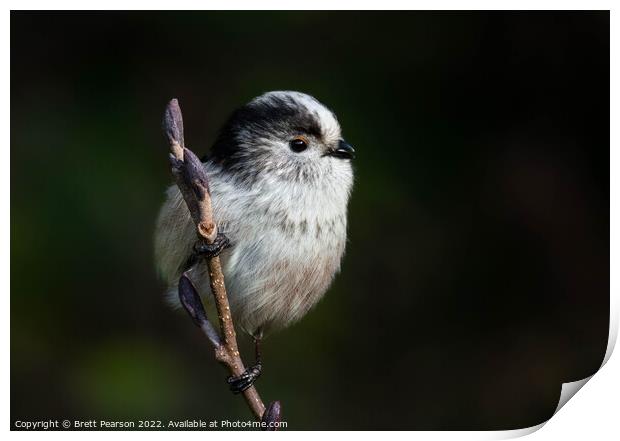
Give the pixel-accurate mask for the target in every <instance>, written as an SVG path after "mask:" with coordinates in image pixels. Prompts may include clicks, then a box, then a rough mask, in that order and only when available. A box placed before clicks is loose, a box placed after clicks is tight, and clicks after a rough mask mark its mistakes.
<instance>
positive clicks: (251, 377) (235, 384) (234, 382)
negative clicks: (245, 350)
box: [226, 362, 263, 395]
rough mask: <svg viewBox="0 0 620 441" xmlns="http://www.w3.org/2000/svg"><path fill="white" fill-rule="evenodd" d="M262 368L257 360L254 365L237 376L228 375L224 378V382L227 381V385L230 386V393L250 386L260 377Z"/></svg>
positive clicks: (241, 390)
mask: <svg viewBox="0 0 620 441" xmlns="http://www.w3.org/2000/svg"><path fill="white" fill-rule="evenodd" d="M262 368H263V367H262V365H261V364H260V362H259V363H256V364H255V365H254V366H252V367H249V368H247V369H246V370H245V372H244V373H242V374H241V375H239V376H238V377H233V376H230V377H228V378H227V379H226V382H227V383H228V386H229V387H230V390H231V391H232V393H233V394H235V395H236V394H239V393H241V392H243V391H244V390H246V389H248V388H249V387H250V386H252V385H253V384H254V382H255V381H256V379H257V378H258V377H260V374H261V371H262Z"/></svg>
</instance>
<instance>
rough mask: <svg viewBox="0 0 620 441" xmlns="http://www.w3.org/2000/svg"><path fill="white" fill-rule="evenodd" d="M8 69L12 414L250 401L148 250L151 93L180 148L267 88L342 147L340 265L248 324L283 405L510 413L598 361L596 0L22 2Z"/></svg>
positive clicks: (601, 266)
mask: <svg viewBox="0 0 620 441" xmlns="http://www.w3.org/2000/svg"><path fill="white" fill-rule="evenodd" d="M11 82H12V84H11V414H12V416H11V418H12V422H13V421H15V420H17V419H22V420H24V419H29V420H33V419H37V418H42V419H43V418H45V419H47V418H70V419H76V418H84V419H86V418H118V419H136V418H149V419H164V420H168V419H170V418H178V419H185V418H190V419H191V418H203V419H223V418H228V419H247V418H249V413H248V411H247V409H246V407H245V404H244V403H243V400H242V399H240V398H239V397H233V396H232V395H231V394H230V393H229V392H227V390H226V385H225V382H224V379H225V377H226V373H225V371H224V370H223V369H222V368H221V367H220V366H219V365H217V364H216V362H215V361H214V360H213V356H212V352H211V351H210V349H209V347H208V345H207V342H206V341H205V339H204V338H203V336H202V335H201V334H200V333H199V331H198V330H197V329H196V328H195V327H194V326H193V325H192V324H191V322H190V320H189V319H188V318H187V317H186V316H185V315H184V314H183V313H182V312H173V311H171V310H169V309H168V308H167V307H166V305H165V304H164V301H163V299H162V295H161V293H162V291H163V289H164V287H163V285H162V284H161V283H160V282H159V281H158V280H157V277H156V274H155V271H154V265H153V250H152V242H153V240H152V234H153V226H154V222H155V216H156V213H157V211H158V208H159V206H160V204H161V203H162V201H163V197H164V194H163V192H164V189H165V188H166V186H167V185H168V184H169V182H170V181H171V180H170V176H169V171H168V166H167V160H166V155H167V147H166V143H165V140H164V138H163V136H162V135H161V132H160V121H161V116H162V111H163V108H164V105H165V103H166V102H167V100H168V99H170V98H171V97H178V98H179V99H180V102H181V105H182V108H183V111H184V116H185V127H186V141H187V144H188V145H189V146H190V147H192V148H193V149H194V150H195V151H196V152H197V153H198V154H202V153H205V152H206V151H207V150H208V146H209V145H210V143H211V142H212V141H213V139H214V136H215V134H216V131H217V128H218V127H219V126H220V125H221V124H222V123H223V121H224V120H225V118H226V117H227V115H228V114H229V113H230V112H231V111H232V110H233V109H234V108H235V107H236V106H239V105H241V104H243V103H244V102H246V101H248V100H250V99H251V98H252V97H254V96H256V95H258V94H261V93H263V92H265V91H268V90H274V89H294V90H300V91H305V92H308V93H310V94H312V95H314V96H316V97H317V98H318V99H319V100H321V101H323V102H324V103H326V104H327V105H328V106H330V107H331V108H333V109H334V110H335V112H336V113H337V115H338V117H339V119H340V122H341V124H342V126H343V129H344V134H345V137H346V138H347V140H348V141H349V142H350V143H352V144H353V145H354V146H355V147H356V150H357V152H358V159H357V160H356V161H355V169H356V183H355V189H354V193H353V198H352V201H351V205H350V215H349V219H350V242H349V244H348V248H347V254H346V257H345V259H344V262H343V266H342V273H341V275H340V276H339V277H338V278H337V279H336V281H335V283H334V285H333V287H332V288H331V289H330V291H329V292H328V295H327V296H326V298H325V299H324V300H323V301H322V302H321V303H320V304H319V305H318V307H317V308H316V309H315V310H314V311H313V312H311V313H310V314H309V315H308V316H307V317H306V318H305V319H304V320H303V321H302V322H300V323H299V324H297V325H295V326H293V327H291V328H290V329H287V330H285V331H283V332H281V333H278V334H276V335H273V336H272V337H270V338H269V339H267V340H266V341H265V344H264V359H265V360H264V375H263V377H262V378H261V379H260V380H259V381H258V383H257V384H258V388H259V391H260V392H261V394H262V395H263V398H264V399H265V400H266V401H271V400H274V399H279V400H281V401H282V405H283V412H284V419H285V420H287V421H288V423H289V428H291V429H511V428H521V427H525V426H530V425H534V424H537V423H540V422H541V421H543V420H545V419H547V418H549V417H550V416H551V414H552V412H553V410H554V409H555V406H556V404H557V400H558V398H559V393H560V388H561V384H562V383H563V382H567V381H573V380H577V379H580V378H583V377H585V376H587V375H590V374H592V373H594V372H595V371H596V369H597V368H598V366H599V365H600V363H601V361H602V358H603V354H604V352H605V347H606V344H607V332H608V316H609V306H608V293H609V14H608V13H607V12H596V13H592V12H574V13H565V12H537V13H514V12H512V13H511V12H502V13H485V12H478V13H466V12H462V13H436V12H365V13H358V12H273V13H272V12H247V13H232V12H187V13H146V12H134V13H89V14H86V13H23V12H17V13H12V16H11ZM247 343H248V342H247V341H244V344H243V348H244V351H245V352H246V354H247V356H246V359H247V360H248V361H250V360H251V351H250V346H249V345H248V344H247Z"/></svg>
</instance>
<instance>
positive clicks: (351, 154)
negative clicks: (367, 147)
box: [328, 139, 355, 159]
mask: <svg viewBox="0 0 620 441" xmlns="http://www.w3.org/2000/svg"><path fill="white" fill-rule="evenodd" d="M328 155H330V156H335V157H336V158H340V159H353V158H355V150H354V149H353V147H351V145H350V144H347V143H346V142H345V141H343V140H342V139H341V140H340V141H339V142H338V148H337V149H335V150H331V151H330V152H329V153H328Z"/></svg>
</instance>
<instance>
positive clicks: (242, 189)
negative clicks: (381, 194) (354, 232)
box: [155, 92, 353, 334]
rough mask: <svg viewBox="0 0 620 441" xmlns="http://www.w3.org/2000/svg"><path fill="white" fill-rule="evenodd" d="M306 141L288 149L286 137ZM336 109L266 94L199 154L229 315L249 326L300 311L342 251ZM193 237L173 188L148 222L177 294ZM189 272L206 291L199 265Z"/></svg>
mask: <svg viewBox="0 0 620 441" xmlns="http://www.w3.org/2000/svg"><path fill="white" fill-rule="evenodd" d="M294 139H302V140H303V141H304V142H305V143H306V144H307V148H306V149H305V150H304V151H301V152H296V151H294V150H293V149H292V148H291V141H292V140H294ZM339 145H342V135H341V131H340V126H339V124H338V121H337V119H336V117H335V116H334V114H333V113H332V112H331V111H330V110H329V109H327V108H326V107H325V106H323V105H322V104H321V103H319V102H318V101H317V100H316V99H314V98H313V97H311V96H309V95H305V94H302V93H299V92H269V93H266V94H264V95H262V96H260V97H258V98H255V99H254V100H252V101H251V102H250V103H248V104H246V105H245V106H243V107H241V108H240V109H238V110H237V111H235V112H234V113H233V114H232V116H231V117H230V119H229V120H228V122H227V123H226V124H225V125H224V127H223V128H222V130H221V131H220V134H219V136H218V138H217V140H216V142H215V144H214V146H213V148H212V153H211V155H210V156H209V157H208V158H205V160H204V166H205V169H206V171H207V175H208V177H209V184H210V188H211V197H212V202H213V213H214V217H215V220H216V222H217V224H218V227H219V229H220V231H222V232H223V233H225V234H226V236H227V237H228V238H229V239H230V242H231V245H232V246H231V247H230V248H228V249H226V250H225V251H224V252H222V254H221V256H220V257H221V260H222V265H223V270H224V276H225V278H226V287H227V290H228V295H229V300H230V304H231V310H232V313H233V317H234V319H235V322H236V323H237V324H238V325H239V326H241V327H242V328H243V329H244V330H245V331H246V332H248V333H250V334H255V333H258V332H269V331H270V330H274V329H278V328H281V327H284V326H286V325H287V324H289V323H292V322H294V321H296V320H298V319H300V318H301V317H302V316H303V315H304V314H305V313H306V312H307V311H308V310H309V309H310V308H312V306H314V305H315V304H316V303H317V302H318V300H320V298H321V297H322V296H323V294H324V293H325V292H326V291H327V289H328V287H329V285H330V283H331V282H332V280H333V277H334V275H335V274H336V273H337V272H338V271H339V269H340V261H341V258H342V256H343V253H344V250H345V243H346V231H347V203H348V199H349V195H350V192H351V187H352V183H353V170H352V167H351V163H350V161H349V160H348V159H346V158H343V157H339V156H337V155H334V152H335V151H336V150H337V149H338V148H339ZM195 242H196V233H195V228H194V225H193V223H192V220H191V218H190V215H189V211H188V209H187V207H186V206H185V203H184V201H183V199H182V197H181V195H180V193H179V191H178V189H177V188H176V186H172V187H170V188H169V189H168V191H167V200H166V202H165V203H164V206H163V207H162V209H161V212H160V215H159V218H158V221H157V228H156V236H155V254H156V261H157V266H158V268H159V270H160V272H161V274H162V276H163V277H164V279H165V280H166V282H168V284H169V290H168V296H169V298H170V300H171V301H172V302H173V303H178V300H177V281H178V279H179V277H180V275H181V272H182V270H183V267H184V265H185V263H186V262H187V260H188V258H189V257H190V255H191V254H192V250H193V245H194V243H195ZM191 277H192V280H193V281H194V284H195V285H196V287H197V288H198V290H199V292H200V293H201V295H203V298H205V299H210V296H209V295H208V294H209V283H208V282H209V280H208V274H206V271H205V265H198V266H197V267H196V269H195V270H194V271H193V272H192V275H191Z"/></svg>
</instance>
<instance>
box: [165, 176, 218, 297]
mask: <svg viewBox="0 0 620 441" xmlns="http://www.w3.org/2000/svg"><path fill="white" fill-rule="evenodd" d="M216 187H217V186H216ZM212 189H213V186H212ZM216 193H217V192H213V194H212V197H213V202H214V204H213V209H214V217H215V220H216V222H217V224H218V227H220V230H221V229H222V228H221V226H225V225H227V224H228V222H227V221H226V215H225V213H226V210H225V209H222V208H223V207H222V206H221V205H222V204H217V203H216V202H217V199H219V198H218V197H217V194H216ZM166 194H167V197H166V201H165V202H164V205H163V206H162V208H161V210H160V212H159V216H158V218H157V223H156V227H155V262H156V266H157V270H158V272H159V274H160V276H161V277H162V279H163V280H164V281H165V282H166V283H167V285H168V290H167V292H166V297H167V298H168V300H169V301H170V303H171V304H172V305H173V306H179V301H178V296H177V283H178V281H179V278H180V277H181V274H182V272H183V271H184V270H185V269H186V266H187V262H188V261H189V259H190V257H191V256H192V254H193V248H194V244H195V243H196V241H197V236H196V227H195V225H194V221H193V220H192V218H191V216H190V213H189V210H188V208H187V205H186V204H185V201H184V200H183V197H182V196H181V192H180V191H179V189H178V187H177V186H176V185H172V186H171V187H170V188H168V190H167V192H166ZM227 255H228V252H227V251H226V250H225V251H224V252H223V253H222V255H221V258H222V260H223V261H225V260H226V258H227ZM195 272H196V274H192V280H193V281H194V284H195V285H196V288H197V289H198V291H199V292H200V293H201V294H204V293H205V286H204V285H206V286H207V289H208V280H209V278H208V274H207V271H206V268H205V267H204V266H203V265H199V266H198V267H197V269H196V270H195ZM203 273H204V274H203Z"/></svg>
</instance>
